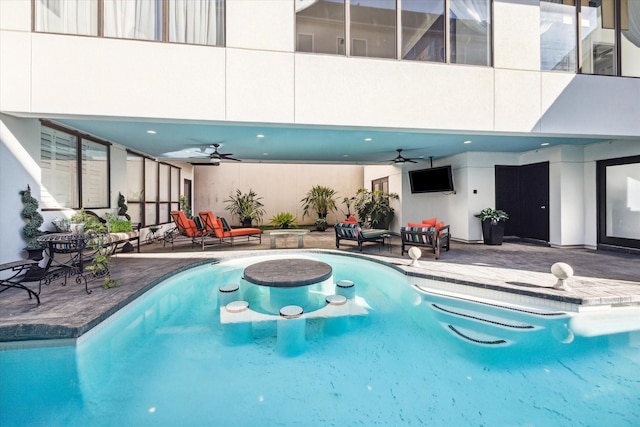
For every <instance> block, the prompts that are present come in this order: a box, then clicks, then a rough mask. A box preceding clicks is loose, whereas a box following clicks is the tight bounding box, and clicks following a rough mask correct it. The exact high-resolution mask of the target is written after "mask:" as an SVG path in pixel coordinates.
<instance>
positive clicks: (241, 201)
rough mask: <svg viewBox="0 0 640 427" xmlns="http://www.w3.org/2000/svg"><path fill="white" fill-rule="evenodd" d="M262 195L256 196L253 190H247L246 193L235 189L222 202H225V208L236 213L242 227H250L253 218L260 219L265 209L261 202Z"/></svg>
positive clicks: (233, 213)
mask: <svg viewBox="0 0 640 427" xmlns="http://www.w3.org/2000/svg"><path fill="white" fill-rule="evenodd" d="M260 199H262V197H258V195H257V194H256V192H255V191H253V190H251V189H250V190H249V192H248V193H244V194H243V193H242V191H240V190H236V192H235V194H232V195H230V196H229V198H228V199H227V200H225V201H224V202H225V203H226V204H227V206H225V210H228V211H229V212H231V214H232V215H236V216H237V217H238V218H239V219H240V222H241V223H242V226H243V227H251V223H252V222H253V220H256V221H262V217H263V216H264V213H265V210H264V208H263V206H264V205H263V204H262V202H260Z"/></svg>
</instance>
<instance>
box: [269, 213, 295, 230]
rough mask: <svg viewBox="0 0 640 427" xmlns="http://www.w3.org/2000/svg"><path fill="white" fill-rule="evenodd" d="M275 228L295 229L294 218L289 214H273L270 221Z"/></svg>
mask: <svg viewBox="0 0 640 427" xmlns="http://www.w3.org/2000/svg"><path fill="white" fill-rule="evenodd" d="M270 223H271V225H273V226H274V227H275V228H295V226H296V218H295V217H294V216H293V215H292V214H290V213H289V212H280V213H277V214H275V215H274V216H273V217H272V218H271V221H270Z"/></svg>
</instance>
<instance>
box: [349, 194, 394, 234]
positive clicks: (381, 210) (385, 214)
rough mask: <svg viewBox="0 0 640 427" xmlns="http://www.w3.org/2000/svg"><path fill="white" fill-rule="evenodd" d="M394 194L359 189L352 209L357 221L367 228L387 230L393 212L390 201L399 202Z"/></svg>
mask: <svg viewBox="0 0 640 427" xmlns="http://www.w3.org/2000/svg"><path fill="white" fill-rule="evenodd" d="M399 199H400V197H399V196H398V195H397V194H396V193H385V192H384V191H382V190H374V191H369V190H366V189H364V188H361V189H359V190H358V192H357V193H356V200H355V201H354V208H355V210H356V212H357V213H358V219H359V220H360V221H361V222H362V223H363V224H364V225H365V226H367V227H370V228H377V229H382V230H387V229H388V228H389V224H391V221H392V220H393V217H394V215H395V210H394V209H393V208H392V207H391V200H399Z"/></svg>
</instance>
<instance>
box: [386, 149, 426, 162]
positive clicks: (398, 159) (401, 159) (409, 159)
mask: <svg viewBox="0 0 640 427" xmlns="http://www.w3.org/2000/svg"><path fill="white" fill-rule="evenodd" d="M396 151H397V152H398V155H397V156H396V157H395V158H393V159H391V160H387V161H391V162H393V163H396V164H398V163H418V162H416V160H421V158H418V157H404V156H403V155H402V148H398V149H396Z"/></svg>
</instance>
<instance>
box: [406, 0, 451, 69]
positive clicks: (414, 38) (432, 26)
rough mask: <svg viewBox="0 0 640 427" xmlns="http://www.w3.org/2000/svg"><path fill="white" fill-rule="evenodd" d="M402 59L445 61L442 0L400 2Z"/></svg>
mask: <svg viewBox="0 0 640 427" xmlns="http://www.w3.org/2000/svg"><path fill="white" fill-rule="evenodd" d="M401 4H402V10H401V13H402V21H401V22H402V32H401V37H402V59H410V60H415V61H433V62H444V60H445V50H444V49H445V47H444V43H445V41H444V0H403V1H402V3H401Z"/></svg>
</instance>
